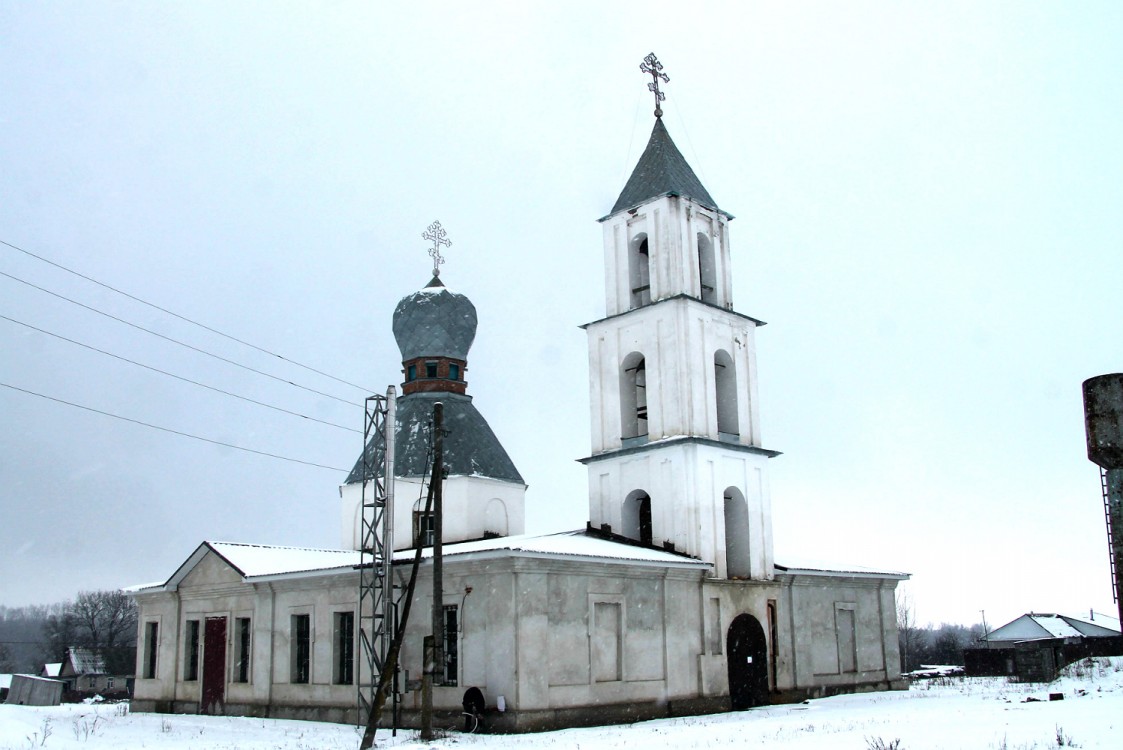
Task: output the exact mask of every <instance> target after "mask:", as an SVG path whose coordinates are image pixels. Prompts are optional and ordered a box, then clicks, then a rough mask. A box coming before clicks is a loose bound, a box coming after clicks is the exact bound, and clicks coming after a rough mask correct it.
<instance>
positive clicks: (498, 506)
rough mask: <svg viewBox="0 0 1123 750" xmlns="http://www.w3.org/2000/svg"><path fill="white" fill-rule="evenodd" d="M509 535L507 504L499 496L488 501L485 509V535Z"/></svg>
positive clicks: (489, 536) (487, 536)
mask: <svg viewBox="0 0 1123 750" xmlns="http://www.w3.org/2000/svg"><path fill="white" fill-rule="evenodd" d="M497 536H507V506H506V505H504V504H503V501H502V500H500V499H499V498H497V497H493V498H492V499H491V500H488V501H487V507H486V508H485V509H484V537H485V538H491V537H497Z"/></svg>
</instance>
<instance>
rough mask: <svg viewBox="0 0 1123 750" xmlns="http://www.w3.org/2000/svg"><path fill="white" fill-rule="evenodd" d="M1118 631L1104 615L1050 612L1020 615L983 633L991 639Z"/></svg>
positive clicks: (1096, 634)
mask: <svg viewBox="0 0 1123 750" xmlns="http://www.w3.org/2000/svg"><path fill="white" fill-rule="evenodd" d="M1116 635H1119V621H1118V620H1116V619H1115V618H1113V617H1108V616H1106V615H1094V619H1093V618H1092V617H1082V616H1081V617H1074V616H1070V615H1058V614H1051V613H1034V612H1030V613H1029V614H1025V615H1022V616H1021V617H1019V618H1017V619H1016V620H1013V621H1012V622H1008V623H1006V624H1005V625H1003V626H1002V627H1000V628H995V629H994V630H992V631H991V632H990V633H988V634H987V635H986V636H985V640H987V641H990V642H994V641H1032V640H1037V639H1041V638H1083V637H1086V636H1087V637H1092V638H1096V637H1108V636H1116Z"/></svg>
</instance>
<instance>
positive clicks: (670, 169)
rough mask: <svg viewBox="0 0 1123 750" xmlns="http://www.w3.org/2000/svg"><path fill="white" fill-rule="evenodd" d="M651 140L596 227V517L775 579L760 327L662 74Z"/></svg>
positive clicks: (724, 220) (729, 572)
mask: <svg viewBox="0 0 1123 750" xmlns="http://www.w3.org/2000/svg"><path fill="white" fill-rule="evenodd" d="M640 67H641V69H642V70H643V71H644V72H645V73H650V74H651V75H652V77H653V79H654V80H653V82H652V83H651V84H648V87H649V88H650V89H651V90H652V91H653V92H654V93H655V96H656V111H655V125H654V128H653V129H652V131H651V137H650V139H649V140H648V143H647V147H646V149H645V150H644V152H643V155H642V156H640V159H639V162H638V163H637V164H636V167H635V170H634V171H633V172H632V175H631V177H630V178H629V179H628V182H627V184H625V186H624V189H623V191H621V193H620V197H619V198H618V199H617V200H616V203H615V205H614V206H613V207H612V210H611V211H610V212H609V214H608V215H607V216H605V217H603V218H602V219H600V222H601V225H602V227H603V232H604V264H605V303H606V312H607V315H606V317H604V318H602V319H601V320H598V321H595V322H593V323H589V324H587V325H586V326H584V328H585V331H586V333H587V335H588V341H589V369H590V378H589V379H590V388H591V393H590V403H591V412H592V455H591V456H589V457H588V458H585V459H582V463H584V464H585V465H586V466H587V467H588V471H589V519H590V523H591V524H592V525H593V526H594V527H600V528H607V529H609V530H611V531H612V532H613V533H615V534H619V535H623V536H625V537H628V538H631V539H634V540H636V541H638V542H640V543H643V544H650V545H654V546H657V547H663V548H668V549H674V550H676V551H678V552H683V553H686V554H689V555H692V556H694V557H698V558H700V559H702V560H705V561H707V562H710V563H713V565H714V574H715V575H716V576H717V577H719V578H738V579H749V578H752V579H761V580H767V579H771V578H772V576H773V569H772V523H771V510H770V500H769V490H768V459H769V458H770V457H772V456H775V455H778V454H777V453H776V452H775V451H770V450H766V449H764V448H763V447H762V445H761V437H760V410H759V404H758V402H757V383H756V350H755V336H756V329H757V328H758V327H759V326H761V325H764V324H763V323H762V322H761V321H759V320H756V319H754V318H751V317H749V316H747V315H743V314H741V313H738V312H736V311H734V310H733V298H732V286H731V279H730V277H731V274H730V245H729V228H728V225H729V221H730V220H732V219H733V217H732V216H731V215H730V214H728V213H726V212H725V211H722V210H721V209H719V208H718V206H717V203H716V202H715V201H714V199H713V198H712V197H711V196H710V194H709V192H708V191H707V190H706V188H705V187H704V186H703V185H702V183H701V181H700V180H699V179H698V177H697V176H696V175H695V174H694V170H693V169H691V168H690V165H689V164H687V162H686V160H685V159H684V158H683V156H682V153H681V152H680V151H679V150H678V148H677V147H676V146H675V144H674V141H672V140H671V136H670V134H669V133H668V132H667V128H666V126H664V124H663V120H662V109H661V107H660V106H659V102H661V101H662V99H663V93H662V92H661V91H660V90H659V87H658V83H659V81H660V80H662V81H664V82H666V81H667V80H669V79H668V78H667V76H666V75H665V74H663V73H662V65H661V64H660V63H659V61H658V60H657V59H655V56H654V55H649V56H648V57H647V58H646V59H645V60H644V65H641V66H640Z"/></svg>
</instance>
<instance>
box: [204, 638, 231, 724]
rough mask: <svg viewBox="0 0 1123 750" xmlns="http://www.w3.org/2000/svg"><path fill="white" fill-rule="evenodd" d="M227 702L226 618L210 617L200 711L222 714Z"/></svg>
mask: <svg viewBox="0 0 1123 750" xmlns="http://www.w3.org/2000/svg"><path fill="white" fill-rule="evenodd" d="M225 701H226V618H225V617H208V618H207V624H206V630H205V631H204V634H203V699H202V701H200V705H199V711H200V713H204V714H216V715H217V714H222V712H223V703H225Z"/></svg>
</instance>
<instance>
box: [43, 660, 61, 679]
mask: <svg viewBox="0 0 1123 750" xmlns="http://www.w3.org/2000/svg"><path fill="white" fill-rule="evenodd" d="M61 671H62V662H61V661H53V662H51V663H50V664H44V665H43V674H42V675H41V676H42V677H58V674H59V672H61Z"/></svg>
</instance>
